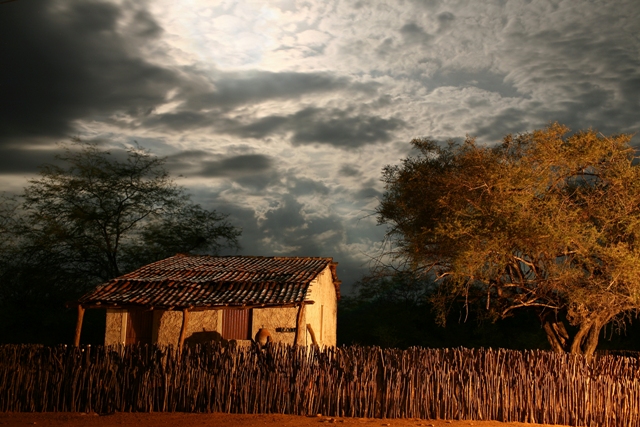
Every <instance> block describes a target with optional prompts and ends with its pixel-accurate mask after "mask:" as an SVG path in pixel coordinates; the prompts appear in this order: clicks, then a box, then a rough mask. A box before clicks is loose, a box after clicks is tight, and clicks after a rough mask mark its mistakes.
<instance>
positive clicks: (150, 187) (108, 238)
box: [23, 141, 240, 281]
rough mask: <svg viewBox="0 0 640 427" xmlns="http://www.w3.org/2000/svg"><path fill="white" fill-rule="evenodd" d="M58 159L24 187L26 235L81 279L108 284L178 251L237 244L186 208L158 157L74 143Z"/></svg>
mask: <svg viewBox="0 0 640 427" xmlns="http://www.w3.org/2000/svg"><path fill="white" fill-rule="evenodd" d="M58 160H59V161H60V162H61V164H60V165H54V164H47V165H43V166H42V167H41V169H40V177H39V178H36V179H33V180H31V181H30V183H29V185H28V186H27V187H26V188H25V192H24V195H23V200H24V205H23V208H24V212H25V214H26V215H25V219H26V221H25V224H24V225H25V230H24V231H25V233H26V235H28V236H29V237H30V239H31V240H30V242H31V243H32V244H34V245H35V247H34V249H46V250H47V251H49V252H55V253H58V254H59V255H60V256H62V257H64V258H65V260H66V262H65V264H66V265H68V266H70V267H73V268H75V269H78V270H79V271H81V272H82V273H83V274H85V275H86V276H87V277H96V278H98V279H100V280H104V281H106V280H109V279H111V278H113V277H116V276H119V275H121V274H123V273H124V272H126V271H128V270H131V269H134V268H137V267H139V266H140V265H141V264H144V263H147V262H151V261H155V260H157V259H160V258H163V257H166V256H169V255H174V254H175V253H176V252H192V251H193V252H208V253H213V254H215V253H217V252H218V250H220V249H221V248H223V247H225V246H226V247H231V248H235V247H237V245H238V242H237V238H238V236H239V235H240V231H239V230H238V229H237V228H235V227H233V226H232V225H230V224H229V223H228V222H227V220H226V216H225V215H222V214H219V213H217V212H216V211H208V210H205V209H203V208H202V207H201V206H200V205H197V204H194V203H193V202H191V200H190V198H189V196H188V195H187V194H186V192H185V190H184V188H182V187H179V186H177V185H176V184H175V183H174V182H173V180H172V179H171V177H170V175H169V173H168V172H167V170H166V168H165V159H164V158H160V157H156V156H154V155H152V154H150V153H149V152H148V151H146V150H144V149H141V148H139V147H137V146H135V147H132V148H130V149H128V150H127V153H126V156H125V158H124V159H122V160H119V159H117V158H114V157H113V156H112V155H111V154H110V153H109V152H108V151H105V150H102V149H100V147H99V146H98V145H96V144H93V143H85V142H80V141H76V143H75V144H72V145H68V146H66V147H65V151H64V154H62V155H60V156H58Z"/></svg>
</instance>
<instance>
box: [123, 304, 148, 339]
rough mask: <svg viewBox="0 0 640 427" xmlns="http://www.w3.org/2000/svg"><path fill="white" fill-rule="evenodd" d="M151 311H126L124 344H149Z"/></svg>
mask: <svg viewBox="0 0 640 427" xmlns="http://www.w3.org/2000/svg"><path fill="white" fill-rule="evenodd" d="M152 331H153V310H136V309H134V310H128V312H127V335H126V338H125V344H136V343H140V344H151V341H152V337H151V335H152Z"/></svg>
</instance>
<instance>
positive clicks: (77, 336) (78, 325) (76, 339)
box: [73, 304, 84, 347]
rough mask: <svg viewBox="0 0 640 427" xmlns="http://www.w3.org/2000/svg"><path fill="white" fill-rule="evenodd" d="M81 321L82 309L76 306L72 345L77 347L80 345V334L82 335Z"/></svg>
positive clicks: (82, 317) (79, 305)
mask: <svg viewBox="0 0 640 427" xmlns="http://www.w3.org/2000/svg"><path fill="white" fill-rule="evenodd" d="M82 319H84V307H83V306H82V305H81V304H78V320H77V322H76V333H75V336H74V337H73V345H74V346H76V347H78V346H79V345H80V334H82Z"/></svg>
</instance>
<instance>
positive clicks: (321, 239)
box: [204, 194, 367, 293]
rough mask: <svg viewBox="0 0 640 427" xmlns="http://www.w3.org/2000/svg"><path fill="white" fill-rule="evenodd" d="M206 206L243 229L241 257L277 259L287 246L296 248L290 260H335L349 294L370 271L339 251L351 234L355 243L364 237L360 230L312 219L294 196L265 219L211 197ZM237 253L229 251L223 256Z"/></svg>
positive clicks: (331, 218)
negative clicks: (295, 257) (343, 241)
mask: <svg viewBox="0 0 640 427" xmlns="http://www.w3.org/2000/svg"><path fill="white" fill-rule="evenodd" d="M207 197H208V198H209V200H208V201H206V200H207ZM204 206H206V207H207V208H210V209H217V210H218V211H219V212H221V213H224V214H227V215H229V220H230V221H231V223H232V224H233V225H234V226H237V227H239V228H241V229H242V235H241V236H240V245H241V250H240V252H239V253H240V254H243V255H263V256H273V255H277V254H278V253H279V252H275V249H276V248H282V247H283V246H284V247H288V248H290V247H294V248H295V249H294V250H292V251H287V252H286V255H287V256H325V257H332V258H333V259H334V261H337V262H338V263H339V265H338V277H339V278H340V280H342V282H343V292H345V293H348V292H349V291H350V289H351V285H352V284H353V283H354V282H355V281H357V280H358V279H360V278H361V276H362V275H363V274H364V272H365V270H366V267H367V266H366V265H364V264H363V262H362V261H360V260H358V259H357V258H356V257H355V256H354V255H360V254H352V253H349V252H345V251H343V250H341V249H339V243H340V242H341V241H342V240H343V239H345V238H346V237H347V235H348V234H354V235H353V238H354V239H359V238H361V237H362V236H360V235H357V231H356V230H355V228H357V227H353V229H352V230H347V229H345V225H344V222H343V221H342V219H341V218H339V217H337V216H333V215H329V216H323V217H319V218H313V219H312V218H308V217H307V216H306V215H305V213H304V210H305V206H304V205H303V204H302V203H300V202H299V201H297V200H296V198H295V197H294V196H293V195H287V196H284V197H283V199H281V200H280V201H279V202H277V203H274V205H273V206H272V208H271V209H270V210H269V211H268V212H267V213H266V217H265V218H262V219H260V215H258V213H257V212H255V211H254V210H253V209H252V208H247V207H241V206H237V205H234V204H228V203H223V204H219V201H218V200H217V199H216V197H215V195H214V196H212V195H210V194H209V195H207V196H206V197H205V203H204ZM327 232H330V234H331V236H329V237H328V238H327V237H325V236H326V233H327ZM234 253H235V252H232V251H228V252H225V253H222V255H231V254H234Z"/></svg>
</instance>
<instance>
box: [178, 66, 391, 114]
mask: <svg viewBox="0 0 640 427" xmlns="http://www.w3.org/2000/svg"><path fill="white" fill-rule="evenodd" d="M212 83H213V86H214V88H213V90H210V91H207V92H205V93H201V94H187V95H188V98H187V104H186V107H187V108H195V109H202V108H223V109H232V108H235V107H238V106H240V105H246V104H249V105H252V104H256V103H260V102H263V101H266V100H274V99H276V100H287V99H299V98H301V97H302V96H304V95H312V94H321V93H330V92H362V93H367V94H375V92H376V90H377V89H378V87H379V86H380V85H379V84H378V83H375V82H368V83H359V82H354V81H353V80H352V79H350V78H347V77H344V76H336V75H335V74H333V73H329V72H291V71H284V72H268V71H261V70H250V71H243V72H216V73H215V74H214V76H213V82H212Z"/></svg>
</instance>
